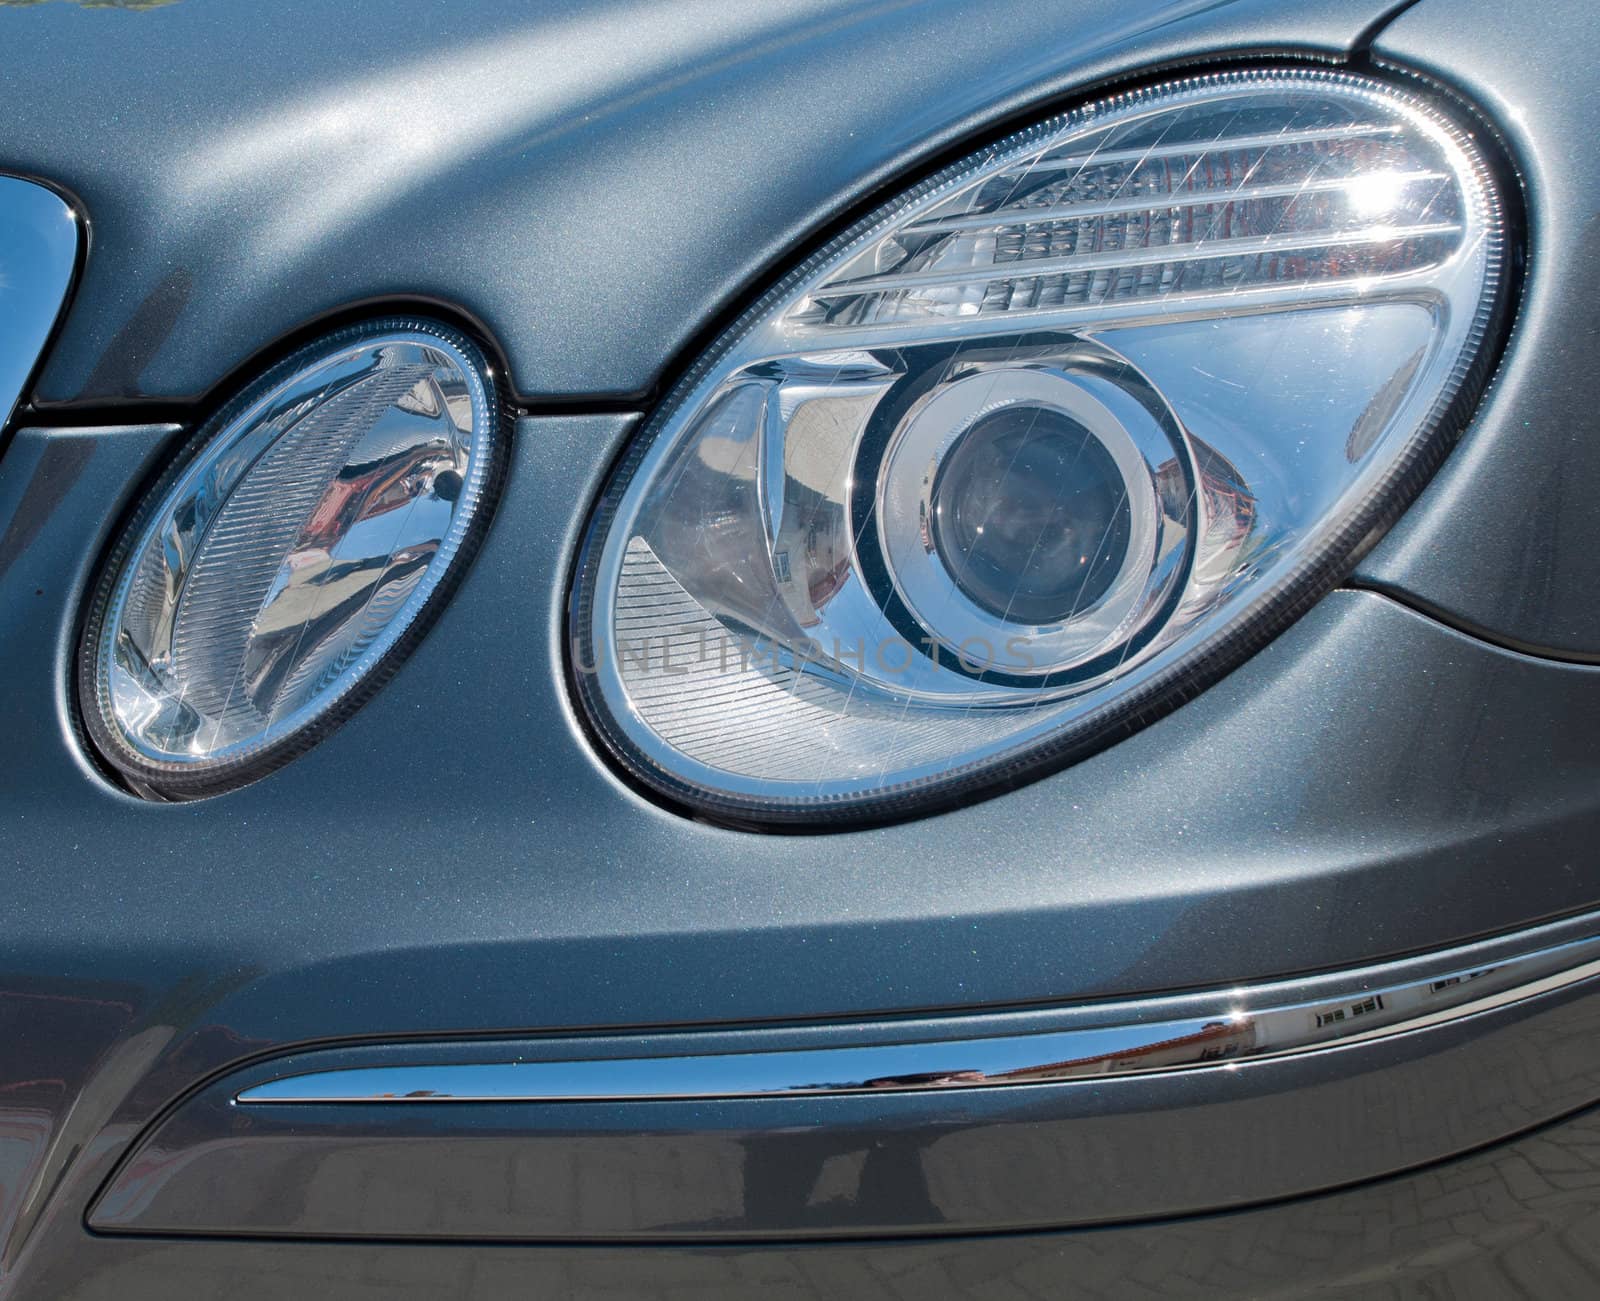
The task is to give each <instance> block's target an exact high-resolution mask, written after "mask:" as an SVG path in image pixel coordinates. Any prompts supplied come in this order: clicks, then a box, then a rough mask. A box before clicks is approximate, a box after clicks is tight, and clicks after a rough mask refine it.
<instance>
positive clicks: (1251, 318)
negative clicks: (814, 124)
mask: <svg viewBox="0 0 1600 1301" xmlns="http://www.w3.org/2000/svg"><path fill="white" fill-rule="evenodd" d="M1504 244H1505V232H1504V229H1503V221H1502V215H1501V210H1500V205H1499V202H1498V200H1497V197H1496V195H1495V192H1494V188H1493V183H1492V180H1491V177H1490V173H1489V169H1488V167H1487V165H1486V162H1485V158H1484V155H1483V153H1482V151H1481V150H1480V148H1479V146H1478V143H1477V142H1476V141H1475V140H1474V138H1473V137H1472V135H1471V133H1470V132H1469V131H1468V130H1466V129H1464V128H1463V127H1462V126H1461V125H1459V124H1458V123H1456V122H1455V121H1454V120H1453V119H1452V118H1451V117H1449V116H1448V115H1446V114H1444V113H1442V112H1441V111H1440V110H1439V109H1438V108H1437V107H1435V106H1434V105H1433V104H1431V103H1430V102H1427V101H1425V100H1424V99H1422V98H1419V97H1418V96H1416V95H1415V94H1412V93H1410V92H1408V91H1406V90H1403V89H1398V88H1396V87H1393V86H1390V85H1387V84H1385V83H1382V82H1379V81H1375V80H1370V79H1367V78H1364V77H1357V76H1350V75H1344V74H1341V73H1334V72H1327V71H1310V70H1281V71H1251V72H1242V73H1237V74H1230V75H1217V76H1207V77H1202V78H1197V79H1193V80H1186V81H1180V82H1173V83H1169V84H1166V85H1162V86H1159V87H1156V88H1154V89H1151V90H1144V91H1138V92H1134V93H1130V94H1125V95H1120V96H1117V97H1115V98H1112V99H1108V100H1103V101H1101V102H1099V103H1096V104H1092V105H1090V106H1089V107H1087V108H1083V109H1081V110H1079V111H1076V112H1073V113H1070V114H1068V115H1066V116H1065V117H1058V118H1055V119H1052V120H1051V121H1048V122H1045V123H1042V124H1041V125H1039V126H1036V127H1033V128H1030V129H1028V130H1025V131H1023V132H1021V133H1019V134H1017V135H1014V136H1012V137H1011V138H1009V139H1007V140H1004V141H1001V142H1000V143H999V144H997V145H994V146H993V147H990V148H987V149H984V150H982V151H981V152H979V153H977V154H975V155H973V156H971V157H969V158H967V159H966V160H964V161H962V162H960V163H958V164H956V165H955V166H953V167H951V168H949V169H948V170H946V171H944V172H942V173H940V174H939V175H937V176H935V177H933V178H932V179H931V180H928V181H926V182H925V183H923V184H921V185H918V186H916V187H915V188H913V189H911V190H910V191H908V192H907V193H905V194H903V195H902V196H900V197H899V198H897V199H895V200H894V201H892V202H890V203H888V204H887V205H885V206H884V207H882V208H880V209H879V210H878V211H876V212H874V213H873V214H871V215H870V216H869V217H867V218H866V219H865V220H864V221H862V222H861V223H859V224H858V225H857V226H855V227H854V228H853V229H851V230H850V231H849V232H847V233H846V234H844V235H843V236H841V237H840V238H838V239H837V240H835V241H834V242H833V243H831V244H830V245H829V246H828V247H827V248H825V249H823V250H822V251H821V252H820V253H818V254H817V255H816V256H814V257H812V258H811V259H810V260H809V261H807V262H806V263H805V264H804V265H803V266H802V267H800V268H799V269H798V270H797V271H796V272H795V273H794V274H792V275H790V276H789V277H788V278H787V279H785V280H784V281H783V282H782V283H781V284H780V285H779V286H778V287H777V288H775V289H774V290H773V291H772V292H771V293H769V294H768V295H767V296H766V297H765V298H764V299H763V300H762V301H761V302H760V303H759V304H757V305H756V306H755V307H754V308H753V309H752V310H751V311H750V312H748V313H747V314H746V315H745V316H744V317H743V318H742V319H741V320H740V321H739V322H738V323H737V324H736V325H734V326H733V327H732V328H731V329H730V330H729V331H728V332H727V333H726V334H725V335H724V336H723V337H722V338H721V339H720V340H719V341H718V342H717V343H716V344H715V345H714V346H713V347H712V348H711V349H710V351H709V353H708V354H707V355H706V356H705V357H704V358H703V359H702V360H701V361H700V362H699V363H698V364H697V365H696V366H695V367H694V368H693V370H692V371H691V373H690V374H689V375H688V376H687V377H686V378H685V379H684V381H683V382H682V383H681V384H680V385H679V386H678V387H677V389H676V390H675V391H674V392H673V393H672V394H671V396H670V397H669V399H668V400H667V402H666V403H665V405H664V407H663V408H662V410H661V411H660V412H659V413H658V414H657V416H656V417H655V418H654V419H653V421H652V422H651V424H650V425H649V427H648V428H647V429H646V431H645V432H644V433H643V434H642V435H641V436H640V437H639V438H638V439H637V441H636V442H635V444H634V445H633V446H632V447H631V449H630V450H629V452H628V454H627V455H626V457H625V458H624V461H623V463H622V465H621V466H620V467H619V469H618V470H617V472H616V473H615V475H614V477H613V479H612V481H611V483H610V485H609V487H608V488H607V490H606V491H605V493H604V496H603V499H602V501H601V503H600V505H599V507H598V509H597V511H596V514H595V517H594V520H593V523H592V525H591V527H590V531H589V535H588V537H587V540H586V542H585V545H584V547H583V550H582V554H581V556H580V560H579V570H578V574H577V578H576V583H575V589H574V595H573V605H572V631H573V645H572V648H571V651H572V660H573V665H572V667H573V671H574V678H575V681H576V684H577V691H578V694H579V696H580V698H581V700H582V702H583V705H584V707H585V709H586V711H587V713H588V715H589V717H590V718H591V720H592V721H593V723H594V725H595V727H596V729H597V731H598V732H599V734H600V735H601V736H602V737H603V738H604V740H605V742H606V743H607V745H608V746H609V747H610V748H611V749H612V750H613V751H614V752H615V754H616V755H617V756H618V757H619V758H620V759H621V760H622V762H623V763H624V764H625V765H626V766H627V768H628V769H629V770H630V771H631V772H632V773H633V774H634V775H636V776H637V777H638V778H640V779H642V780H643V781H645V782H646V783H649V784H650V785H652V786H654V787H655V788H657V789H658V790H660V791H663V792H665V793H667V794H668V795H670V796H672V797H673V798H675V799H677V800H680V801H682V802H685V803H687V804H689V805H691V806H693V807H695V808H697V809H700V810H703V811H706V812H710V813H712V814H715V815H720V816H724V817H729V818H735V819H741V818H742V819H749V820H764V821H774V822H782V821H795V820H799V819H805V818H822V819H825V818H830V817H831V818H881V817H886V816H893V815H896V814H898V813H901V812H904V811H907V810H909V809H913V808H917V807H923V806H925V805H926V804H927V803H929V802H937V801H939V800H941V799H949V798H951V797H952V796H959V795H962V794H964V793H966V792H969V791H970V790H972V789H973V788H975V787H977V786H979V785H982V784H985V783H992V782H1005V781H1014V780H1017V779H1020V778H1021V777H1023V776H1026V775H1029V774H1030V773H1032V772H1034V771H1037V770H1039V769H1040V768H1041V767H1042V766H1044V765H1050V764H1059V763H1060V762H1062V761H1064V760H1065V759H1067V758H1070V757H1074V756H1077V755H1081V754H1084V753H1086V752H1087V751H1088V750H1089V749H1090V748H1092V747H1094V746H1096V745H1100V744H1104V743H1105V742H1106V741H1107V740H1108V739H1111V738H1115V737H1116V736H1119V735H1122V734H1124V733H1125V732H1126V731H1127V730H1128V729H1130V728H1131V727H1133V726H1136V725H1137V724H1139V723H1141V722H1143V721H1146V720H1148V719H1149V718H1150V717H1152V716H1154V714H1156V713H1157V712H1159V711H1160V710H1161V709H1162V708H1164V707H1166V706H1168V705H1170V704H1172V703H1174V702H1176V701H1178V700H1180V699H1182V698H1183V697H1184V696H1185V695H1187V694H1192V692H1193V691H1194V690H1196V689H1197V688H1198V687H1199V686H1201V685H1203V684H1204V683H1205V682H1206V681H1208V680H1210V679H1211V678H1213V677H1215V676H1216V675H1217V674H1218V673H1220V672H1222V671H1224V670H1225V669H1226V668H1228V667H1230V666H1231V665H1232V664H1233V663H1234V662H1236V661H1237V660H1238V659H1239V658H1241V657H1242V656H1243V655H1244V654H1246V653H1247V652H1248V651H1250V650H1251V649H1253V648H1255V647H1256V646H1258V645H1260V644H1261V643H1262V642H1263V641H1264V640H1265V639H1266V638H1267V637H1268V636H1270V635H1271V634H1272V633H1274V632H1275V631H1277V630H1278V629H1279V628H1281V627H1282V626H1283V624H1284V623H1285V622H1287V620H1288V619H1289V618H1291V617H1292V616H1293V615H1294V614H1295V613H1296V612H1298V611H1299V610H1301V609H1303V608H1304V607H1305V606H1306V605H1307V604H1308V603H1309V602H1310V601H1311V600H1312V599H1314V598H1315V597H1316V596H1317V595H1319V594H1320V593H1321V592H1322V591H1323V590H1325V589H1326V588H1327V587H1328V586H1330V585H1331V584H1332V583H1333V582H1335V581H1337V579H1338V578H1339V577H1340V576H1342V574H1343V573H1344V572H1345V571H1346V570H1347V568H1348V566H1349V565H1350V563H1351V562H1352V561H1353V559H1354V558H1355V556H1356V555H1357V554H1358V552H1359V550H1360V549H1361V548H1362V547H1363V545H1365V544H1367V543H1368V542H1370V540H1371V538H1372V537H1373V536H1374V535H1375V533H1376V531H1377V530H1380V529H1381V528H1382V527H1384V526H1385V525H1386V524H1387V523H1388V522H1389V521H1390V520H1391V519H1392V518H1393V516H1394V515H1395V514H1396V513H1397V512H1398V510H1399V509H1400V508H1401V507H1402V506H1403V505H1404V504H1405V502H1406V501H1407V500H1408V499H1409V498H1410V497H1411V496H1412V495H1413V494H1414V493H1415V491H1416V490H1417V488H1418V486H1419V485H1420V483H1421V482H1422V480H1423V478H1424V477H1425V476H1426V474H1427V472H1428V471H1429V470H1431V468H1432V466H1433V464H1434V463H1435V462H1436V460H1437V458H1438V456H1439V455H1440V453H1441V452H1442V450H1443V449H1444V448H1445V447H1447V446H1448V444H1449V442H1450V440H1451V439H1452V438H1453V437H1454V436H1455V434H1456V433H1457V432H1458V431H1459V428H1460V424H1461V420H1462V416H1463V414H1464V412H1465V410H1466V409H1467V407H1468V405H1469V404H1470V401H1471V399H1472V397H1474V396H1475V393H1476V390H1477V388H1478V386H1479V385H1480V384H1481V379H1482V372H1483V369H1484V365H1485V362H1486V359H1487V349H1486V348H1485V346H1484V345H1485V342H1486V340H1487V339H1488V337H1489V336H1490V333H1491V331H1492V329H1493V326H1494V324H1495V321H1496V317H1497V312H1498V310H1499V307H1500V305H1501V300H1502V299H1503V298H1504V296H1505V295H1504V293H1503V288H1504V279H1505V277H1504V274H1503V262H1504Z"/></svg>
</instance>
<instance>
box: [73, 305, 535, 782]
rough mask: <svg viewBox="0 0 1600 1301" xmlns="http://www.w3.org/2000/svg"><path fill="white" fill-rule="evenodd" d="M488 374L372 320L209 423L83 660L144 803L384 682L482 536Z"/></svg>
mask: <svg viewBox="0 0 1600 1301" xmlns="http://www.w3.org/2000/svg"><path fill="white" fill-rule="evenodd" d="M488 375H489V370H488V367H487V365H486V363H485V362H484V359H483V356H482V354H481V353H480V352H479V350H478V349H477V348H476V347H475V346H474V345H473V344H472V343H471V342H470V341H469V340H468V339H467V338H466V337H465V336H463V335H461V334H460V333H458V332H457V331H454V330H451V329H448V328H446V327H443V326H439V325H436V324H434V323H432V322H427V321H417V320H394V321H383V322H377V323H374V324H372V325H368V326H361V327H356V328H354V329H350V330H346V331H342V332H340V333H338V334H335V335H333V336H331V337H330V338H327V339H325V340H322V341H321V342H319V343H316V344H313V345H312V346H310V347H309V348H306V349H305V350H303V351H301V352H300V353H297V354H296V355H295V356H293V357H291V358H289V359H288V360H287V361H285V362H284V363H283V364H282V365H280V366H278V367H277V368H275V369H274V370H273V371H272V372H270V373H269V374H268V375H266V376H265V377H264V378H263V379H262V380H261V381H259V382H258V383H257V384H255V385H254V386H252V387H251V388H250V389H249V390H248V391H246V392H245V393H244V394H243V395H242V396H241V397H240V398H239V399H237V400H236V401H235V402H233V403H232V404H231V405H230V406H229V407H228V408H227V409H226V410H224V411H223V412H222V413H221V414H220V415H219V416H218V417H217V418H216V419H215V420H213V421H212V422H211V424H210V425H209V426H208V427H207V430H206V431H205V432H203V433H202V434H201V436H200V438H198V439H197V440H196V449H197V450H195V451H194V452H193V454H192V455H191V456H189V457H188V458H187V459H186V460H184V461H182V462H180V463H179V465H178V466H176V467H175V468H174V469H173V470H172V471H170V472H169V473H168V474H167V476H166V477H165V479H164V480H163V482H162V484H161V485H159V486H158V487H157V488H156V489H155V491H154V492H153V493H152V495H151V498H150V500H149V501H148V502H147V503H146V505H145V506H144V507H143V508H142V509H141V510H140V512H139V513H138V515H137V516H136V518H135V520H134V521H133V523H132V524H131V526H130V527H129V528H128V530H127V531H126V532H125V534H124V535H123V537H122V539H121V541H120V542H119V543H118V545H117V546H116V548H115V549H114V551H113V553H112V555H111V558H110V561H109V563H108V564H107V566H106V569H105V573H104V575H103V577H102V580H101V582H100V585H99V588H98V590H97V593H96V596H95V598H94V601H93V603H92V605H91V608H90V613H89V618H88V621H87V626H86V629H85V634H84V640H83V645H82V649H81V651H80V655H79V688H80V692H79V694H80V697H81V700H82V707H83V714H84V718H85V722H86V724H87V727H88V731H89V733H90V735H91V737H92V738H93V740H94V741H95V743H96V745H97V747H98V748H99V750H100V751H101V753H102V754H103V755H104V756H105V758H106V759H108V760H109V761H110V762H111V763H112V764H113V765H114V766H115V767H116V768H117V769H118V770H119V771H120V772H121V773H122V774H123V775H124V776H125V777H126V778H127V779H128V780H129V782H130V784H132V785H133V786H134V787H135V789H137V790H140V791H141V792H143V793H145V794H149V795H154V796H157V797H160V798H167V799H185V798H194V797H197V796H201V795H210V794H215V793H217V792H219V791H221V790H225V789H228V788H230V787H233V786H237V785H240V784H242V783H244V782H247V781H250V780H253V779H254V778H256V777H259V776H260V775H261V774H262V773H264V772H266V771H268V770H270V769H271V768H273V767H275V766H277V765H278V764H280V763H282V762H283V761H284V760H285V759H287V758H289V757H291V756H292V755H293V754H295V753H298V752H299V751H300V750H303V749H305V748H306V747H307V746H309V745H310V744H312V743H313V742H314V741H315V740H316V739H318V738H319V737H320V736H321V735H323V734H324V733H325V732H326V731H327V730H328V728H329V726H330V725H331V724H332V723H334V722H336V721H338V719H340V718H342V717H344V716H345V715H347V714H348V713H349V712H350V711H351V710H352V709H354V708H355V706H356V705H357V704H359V703H360V702H361V701H362V700H363V699H365V698H366V697H367V696H368V695H369V694H370V693H371V691H372V690H373V689H375V688H376V686H377V685H378V684H379V683H380V682H381V681H382V680H383V679H384V677H385V676H386V675H387V672H388V671H389V670H391V669H392V668H393V666H394V665H395V664H396V663H397V662H398V654H399V653H400V652H402V651H403V650H405V649H406V648H407V647H408V646H409V645H410V644H411V642H412V641H414V640H415V638H416V637H418V636H420V634H421V632H422V631H423V629H424V627H425V625H426V622H427V617H428V616H429V615H430V614H431V613H432V609H433V606H434V603H435V602H436V600H437V599H438V598H440V597H441V596H442V595H443V593H444V592H445V590H446V588H447V586H448V583H449V581H450V579H451V578H452V576H453V574H454V573H455V572H456V570H457V569H458V568H459V566H460V565H461V564H462V563H463V561H464V560H465V559H466V558H467V556H468V554H469V553H470V551H471V549H472V548H473V546H475V544H476V540H477V537H478V534H479V531H480V528H481V525H482V524H483V523H484V522H485V520H486V519H487V515H488V511H487V509H486V508H487V507H488V505H489V504H490V501H489V498H490V494H491V492H492V489H493V486H494V480H495V478H496V474H497V467H498V464H499V461H500V459H501V455H502V452H503V447H502V444H503V442H504V439H503V438H502V434H501V429H500V414H499V411H500V408H499V400H498V397H497V395H496V393H495V390H494V387H493V385H492V384H491V382H490V381H489V379H488Z"/></svg>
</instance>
